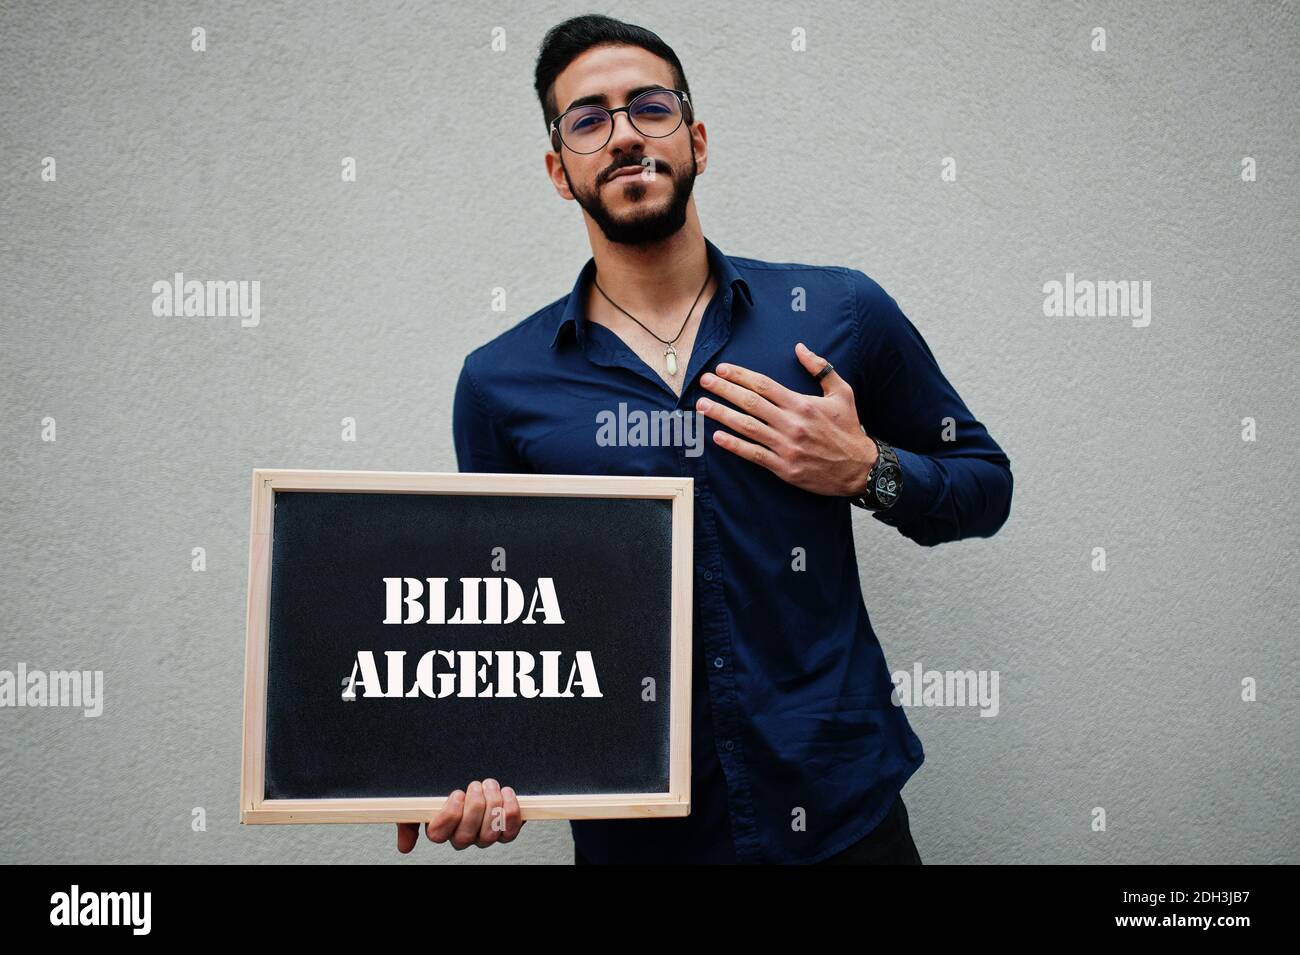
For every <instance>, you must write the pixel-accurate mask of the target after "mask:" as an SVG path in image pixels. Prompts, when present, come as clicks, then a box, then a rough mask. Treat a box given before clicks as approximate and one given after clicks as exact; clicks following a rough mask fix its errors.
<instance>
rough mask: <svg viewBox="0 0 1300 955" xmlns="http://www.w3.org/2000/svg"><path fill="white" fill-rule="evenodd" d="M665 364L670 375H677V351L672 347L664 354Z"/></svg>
mask: <svg viewBox="0 0 1300 955" xmlns="http://www.w3.org/2000/svg"><path fill="white" fill-rule="evenodd" d="M664 363H665V364H666V365H667V366H668V374H670V375H675V374H677V349H675V348H673V346H672V345H669V346H668V349H667V351H665V352H664Z"/></svg>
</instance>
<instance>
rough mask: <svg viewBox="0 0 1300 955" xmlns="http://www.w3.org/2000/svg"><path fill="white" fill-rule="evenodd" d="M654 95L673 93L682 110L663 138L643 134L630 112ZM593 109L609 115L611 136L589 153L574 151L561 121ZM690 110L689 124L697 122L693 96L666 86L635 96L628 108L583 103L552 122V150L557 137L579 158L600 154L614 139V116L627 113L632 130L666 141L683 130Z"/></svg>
mask: <svg viewBox="0 0 1300 955" xmlns="http://www.w3.org/2000/svg"><path fill="white" fill-rule="evenodd" d="M654 93H672V94H674V95H675V96H676V97H677V103H678V108H679V109H680V110H681V115H680V116H678V117H677V125H676V126H674V127H673V128H672V130H671V131H669V132H666V133H664V134H663V135H662V136H652V135H651V134H650V133H644V132H641V128H640V127H639V126H637V124H636V120H634V119H633V118H632V113H631V112H630V110H631V109H632V106H633V105H634V104H635V103H636V101H637V100H639V99H640V98H641V97H642V96H650V95H652V94H654ZM593 108H594V109H603V110H604V111H605V112H606V113H608V114H609V135H608V136H606V137H605V141H604V142H603V143H601V144H600V145H599V146H597V147H596V148H595V149H591V150H588V151H587V152H585V153H582V152H578V150H576V149H574V148H573V147H572V146H570V145H569V144H568V143H566V142H565V141H564V134H563V133H561V132H560V120H562V119H564V117H566V116H568V115H569V114H570V113H572V112H573V111H574V110H575V109H593ZM688 109H689V110H690V115H691V119H690V120H689V122H694V121H695V107H694V105H693V104H692V103H691V94H690V93H688V92H686V91H685V90H674V89H669V88H668V87H666V86H665V87H660V88H656V89H652V90H645V91H643V92H641V93H638V94H637V95H636V96H633V97H632V100H631V102H629V103H628V104H627V105H626V106H616V107H615V108H614V109H610V108H609V107H608V106H601V105H600V104H599V103H583V104H582V105H581V106H574V107H572V108H570V109H566V110H565V111H564V112H563V113H561V114H560V115H559V116H557V117H555V119H553V120H551V127H550V129H551V148H552V149H555V140H556V137H559V140H560V145H561V146H563V147H564V148H565V149H567V150H569V152H571V153H576V154H577V155H579V156H590V155H591V154H592V153H598V152H600V151H601V150H602V149H604V148H605V147H606V146H607V145H609V141H610V140H611V139H613V138H614V114H615V113H627V121H628V122H629V123H631V124H632V128H633V129H635V130H636V131H637V132H638V133H641V135H642V136H646V137H648V138H650V139H664V138H666V137H668V136H671V135H672V134H673V133H675V132H677V130H679V129H681V128H682V123H683V122H686V121H687V119H686V115H687V112H686V111H687V110H688ZM555 151H556V152H557V153H558V152H559V150H558V149H555Z"/></svg>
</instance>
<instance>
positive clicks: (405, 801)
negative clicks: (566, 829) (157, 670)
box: [239, 468, 695, 823]
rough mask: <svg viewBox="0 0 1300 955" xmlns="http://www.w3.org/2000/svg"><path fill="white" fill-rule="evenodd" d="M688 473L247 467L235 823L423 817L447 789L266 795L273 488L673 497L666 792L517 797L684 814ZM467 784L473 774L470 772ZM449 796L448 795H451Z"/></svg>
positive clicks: (543, 812)
mask: <svg viewBox="0 0 1300 955" xmlns="http://www.w3.org/2000/svg"><path fill="white" fill-rule="evenodd" d="M694 483H695V482H694V479H692V478H677V477H630V476H629V477H622V476H607V475H588V474H495V473H474V472H462V473H443V472H423V471H331V470H281V469H274V468H254V469H253V491H252V518H251V522H250V530H249V548H248V619H247V630H246V635H247V640H246V647H245V657H244V732H243V756H242V774H241V781H240V797H239V821H240V823H313V822H316V823H328V822H334V823H367V822H427V821H429V820H431V819H433V817H434V816H435V815H437V813H438V812H439V811H440V810H441V809H442V807H443V805H444V803H445V802H446V800H447V795H443V796H437V797H429V798H423V797H420V798H401V797H393V798H365V799H361V798H348V799H266V798H265V786H264V776H263V770H264V768H265V767H264V760H265V742H266V675H267V642H268V628H269V615H270V592H271V586H270V585H271V542H272V521H273V518H274V515H275V506H274V505H275V494H276V493H277V492H292V491H353V492H356V491H360V492H367V491H369V492H377V493H385V494H476V495H483V494H504V495H512V496H525V497H527V496H537V495H551V496H560V497H630V498H661V499H667V500H670V501H671V502H672V534H673V539H672V582H671V583H672V614H671V633H670V641H671V650H670V654H671V660H670V665H669V671H670V674H671V688H670V693H671V694H672V699H671V700H670V704H669V705H670V710H669V786H668V791H667V792H652V793H615V794H609V795H600V794H596V795H591V794H583V795H565V794H559V795H533V796H519V797H518V798H519V807H520V809H521V810H522V813H523V818H525V819H611V818H638V817H642V816H643V817H645V818H656V817H666V816H685V815H689V814H690V807H691V803H690V797H691V787H690V771H691V714H690V705H691V643H692V631H691V608H692V593H691V589H692V583H693V560H694V556H693V553H692V551H693V537H694V527H695V524H694V508H693V505H694ZM465 782H466V783H469V782H470V780H466V781H465ZM448 795H449V794H448Z"/></svg>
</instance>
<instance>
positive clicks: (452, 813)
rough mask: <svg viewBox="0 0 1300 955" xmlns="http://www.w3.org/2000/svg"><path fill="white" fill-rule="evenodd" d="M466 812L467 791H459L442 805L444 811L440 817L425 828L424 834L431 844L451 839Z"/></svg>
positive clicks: (441, 811) (436, 817)
mask: <svg viewBox="0 0 1300 955" xmlns="http://www.w3.org/2000/svg"><path fill="white" fill-rule="evenodd" d="M464 810H465V790H463V789H457V790H456V791H455V792H453V793H452V794H451V795H450V796H448V797H447V801H446V802H445V803H443V804H442V809H441V810H439V812H438V815H436V816H435V817H434V818H433V821H432V822H430V823H429V824H428V825H427V826H425V828H424V834H425V835H427V836H428V837H429V841H430V842H446V841H447V840H448V839H450V838H451V834H452V833H453V832H455V831H456V827H457V826H459V825H460V818H461V815H462V813H463V812H464Z"/></svg>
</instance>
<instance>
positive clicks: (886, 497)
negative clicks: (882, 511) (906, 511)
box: [874, 464, 902, 507]
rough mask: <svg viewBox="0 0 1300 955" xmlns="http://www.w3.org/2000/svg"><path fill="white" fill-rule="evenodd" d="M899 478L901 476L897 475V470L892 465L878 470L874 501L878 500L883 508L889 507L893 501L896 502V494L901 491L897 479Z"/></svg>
mask: <svg viewBox="0 0 1300 955" xmlns="http://www.w3.org/2000/svg"><path fill="white" fill-rule="evenodd" d="M901 477H902V475H901V474H900V473H899V470H898V468H896V467H894V465H892V464H886V465H885V466H884V467H882V468H881V469H880V474H878V475H877V476H876V483H875V486H874V490H875V493H876V499H877V500H879V501H880V503H881V505H883V506H884V507H889V505H891V504H893V503H894V501H896V500H898V492H899V491H900V490H902V485H901V482H900V481H899V478H901Z"/></svg>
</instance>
